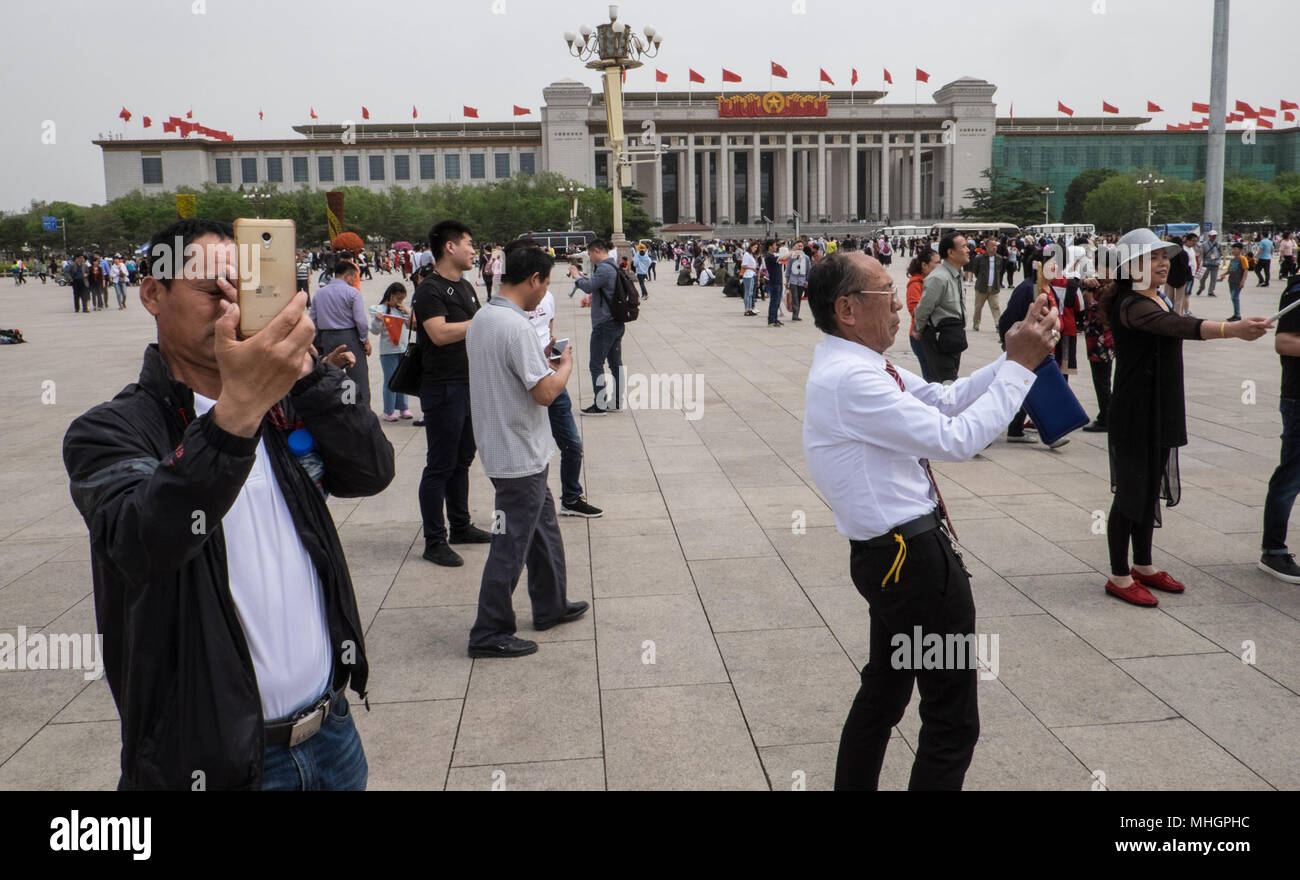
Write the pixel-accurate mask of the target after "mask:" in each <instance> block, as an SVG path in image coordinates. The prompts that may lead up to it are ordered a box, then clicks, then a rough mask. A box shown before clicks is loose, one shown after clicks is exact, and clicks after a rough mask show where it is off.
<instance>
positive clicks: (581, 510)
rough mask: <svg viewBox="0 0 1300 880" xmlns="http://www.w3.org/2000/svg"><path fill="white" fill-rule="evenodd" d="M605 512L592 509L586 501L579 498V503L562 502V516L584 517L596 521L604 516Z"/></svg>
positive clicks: (596, 508) (597, 508) (595, 508)
mask: <svg viewBox="0 0 1300 880" xmlns="http://www.w3.org/2000/svg"><path fill="white" fill-rule="evenodd" d="M604 513H605V511H603V510H601V509H600V508H599V507H592V506H591V505H590V504H588V503H587V502H586V501H584V500H582V499H581V498H579V499H578V500H577V501H561V502H560V516H584V517H586V518H587V519H595V518H596V517H598V516H602V515H603V514H604Z"/></svg>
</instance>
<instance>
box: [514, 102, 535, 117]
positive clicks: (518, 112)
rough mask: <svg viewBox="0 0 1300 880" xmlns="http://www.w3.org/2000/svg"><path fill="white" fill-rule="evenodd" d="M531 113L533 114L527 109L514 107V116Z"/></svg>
mask: <svg viewBox="0 0 1300 880" xmlns="http://www.w3.org/2000/svg"><path fill="white" fill-rule="evenodd" d="M532 112H533V111H531V110H529V109H528V108H527V107H520V106H519V105H518V104H516V105H515V115H516V116H527V115H528V114H529V113H532Z"/></svg>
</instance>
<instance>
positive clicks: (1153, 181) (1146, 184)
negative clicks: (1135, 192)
mask: <svg viewBox="0 0 1300 880" xmlns="http://www.w3.org/2000/svg"><path fill="white" fill-rule="evenodd" d="M1162 183H1164V179H1163V178H1159V177H1156V176H1155V175H1154V174H1148V175H1147V176H1146V180H1139V181H1138V182H1137V184H1138V186H1140V187H1143V188H1144V189H1145V190H1146V191H1147V228H1150V227H1151V215H1152V213H1153V211H1154V208H1153V207H1152V204H1151V197H1152V193H1154V192H1155V188H1156V187H1158V186H1160V185H1161V184H1162Z"/></svg>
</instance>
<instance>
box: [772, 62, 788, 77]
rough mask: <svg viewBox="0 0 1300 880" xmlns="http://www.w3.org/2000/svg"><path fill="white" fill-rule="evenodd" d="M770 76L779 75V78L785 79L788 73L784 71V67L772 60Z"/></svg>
mask: <svg viewBox="0 0 1300 880" xmlns="http://www.w3.org/2000/svg"><path fill="white" fill-rule="evenodd" d="M772 76H779V77H781V79H787V78H789V76H790V74H789V73H788V72H787V71H786V69H785V68H784V67H782V66H781V65H779V64H777V63H776V62H775V61H773V62H772Z"/></svg>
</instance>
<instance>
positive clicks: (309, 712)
mask: <svg viewBox="0 0 1300 880" xmlns="http://www.w3.org/2000/svg"><path fill="white" fill-rule="evenodd" d="M342 699H343V691H342V690H337V691H330V692H328V693H326V694H324V695H322V696H321V698H320V699H319V700H317V701H316V702H314V703H312V704H311V705H310V706H307V707H305V708H303V709H300V710H299V711H298V712H297V713H295V714H294V716H293V717H292V718H289V719H287V720H285V721H273V722H271V723H270V724H267V725H266V744H267V745H268V746H289V747H290V748H292V747H293V746H296V745H300V744H302V743H304V742H306V741H307V740H309V739H311V738H312V737H313V736H315V735H316V734H318V733H320V729H321V726H322V725H323V724H324V723H325V718H326V716H328V715H329V712H330V710H331V709H333V708H334V706H335V705H336V704H338V703H339V701H341V700H342Z"/></svg>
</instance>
